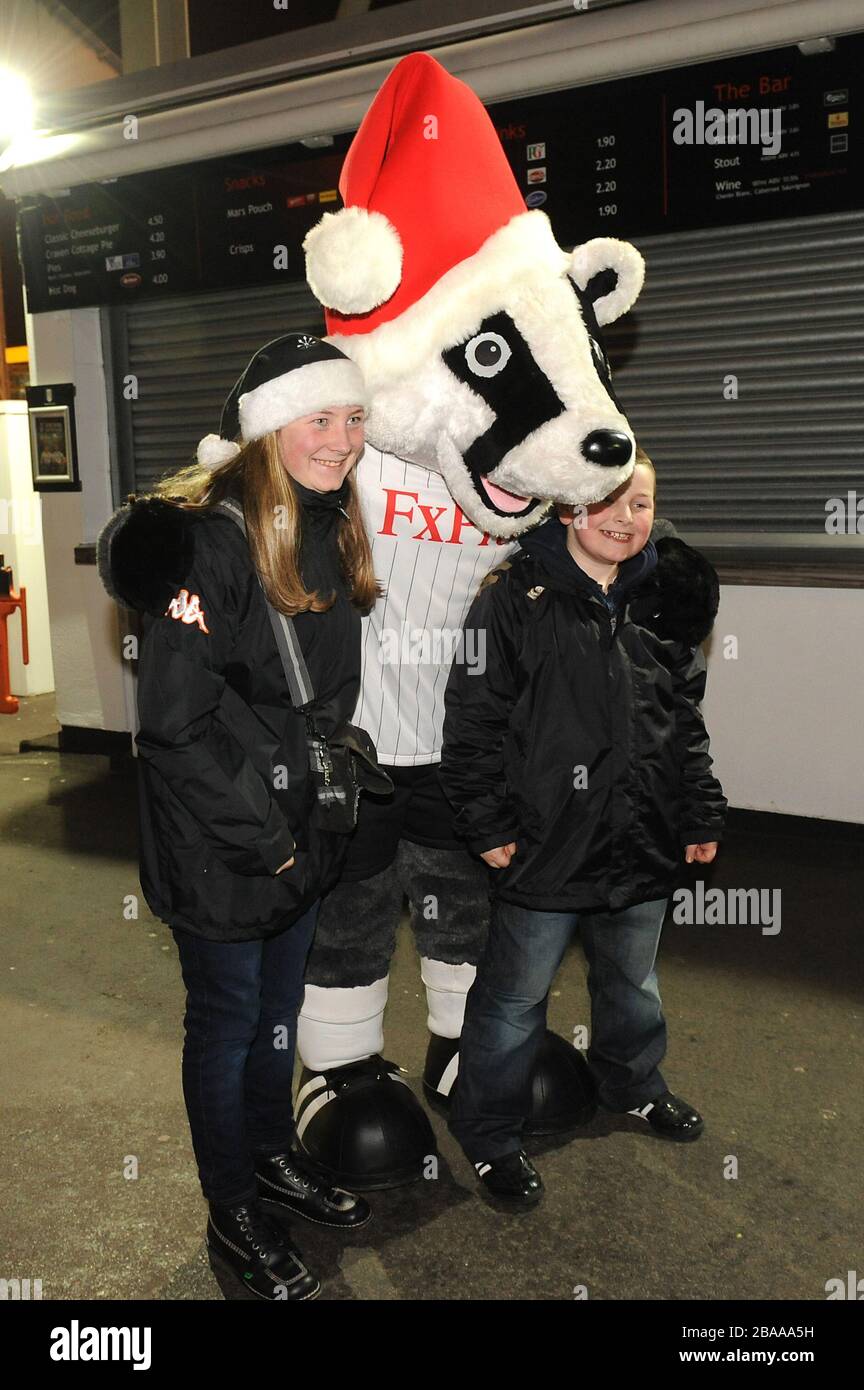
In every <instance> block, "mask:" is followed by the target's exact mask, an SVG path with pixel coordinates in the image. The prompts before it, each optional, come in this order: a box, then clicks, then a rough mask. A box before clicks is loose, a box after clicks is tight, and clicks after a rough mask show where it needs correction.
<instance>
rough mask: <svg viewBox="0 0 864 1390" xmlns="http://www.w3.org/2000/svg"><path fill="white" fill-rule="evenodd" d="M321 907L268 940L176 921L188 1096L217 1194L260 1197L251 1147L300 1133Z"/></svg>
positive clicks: (275, 1148)
mask: <svg viewBox="0 0 864 1390" xmlns="http://www.w3.org/2000/svg"><path fill="white" fill-rule="evenodd" d="M319 907H320V899H319V900H318V902H315V903H313V905H312V907H311V908H310V909H309V911H308V912H306V913H304V915H303V916H302V917H300V918H298V920H297V921H296V922H294V923H293V924H292V925H291V926H290V927H288V928H286V930H285V931H283V932H281V933H280V935H279V936H274V937H270V938H269V939H267V940H266V941H239V942H235V941H207V940H204V939H203V938H202V937H198V936H193V935H192V933H191V932H185V931H180V930H179V929H174V940H175V941H176V943H177V949H178V951H179V953H180V966H181V969H182V972H183V983H184V984H185V986H186V1019H185V1023H186V1038H185V1042H184V1045H183V1097H184V1099H185V1101H186V1111H187V1114H188V1116H189V1128H190V1130H191V1131H192V1147H193V1149H194V1150H195V1159H196V1162H197V1164H198V1176H199V1178H200V1181H201V1190H202V1191H203V1193H204V1196H205V1197H206V1198H207V1199H208V1201H210V1202H218V1203H220V1204H221V1205H224V1206H233V1205H234V1204H236V1203H238V1202H243V1201H247V1200H248V1199H249V1198H251V1197H254V1196H255V1195H256V1190H257V1189H256V1182H255V1165H254V1155H255V1154H256V1153H282V1152H284V1150H285V1149H287V1148H288V1146H289V1144H290V1143H291V1140H292V1139H293V1137H294V1111H293V1106H292V1103H291V1092H292V1086H293V1079H294V1047H295V1043H296V1041H297V1015H298V1013H299V1012H300V1009H301V1007H302V1004H303V975H304V970H305V966H306V957H307V955H308V954H309V948H310V946H311V944H312V937H313V935H314V933H315V922H316V920H317V917H318V909H319Z"/></svg>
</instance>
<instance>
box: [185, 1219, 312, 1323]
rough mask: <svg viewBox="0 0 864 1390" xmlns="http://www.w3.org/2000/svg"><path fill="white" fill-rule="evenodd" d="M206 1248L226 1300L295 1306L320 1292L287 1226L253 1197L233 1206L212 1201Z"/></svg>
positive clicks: (211, 1266)
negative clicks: (221, 1205) (262, 1301)
mask: <svg viewBox="0 0 864 1390" xmlns="http://www.w3.org/2000/svg"><path fill="white" fill-rule="evenodd" d="M207 1250H208V1253H209V1255H210V1268H211V1269H212V1270H213V1273H214V1275H215V1276H216V1281H217V1283H218V1284H219V1287H220V1289H221V1290H222V1292H223V1293H224V1295H225V1297H226V1298H230V1299H235V1298H263V1299H268V1300H270V1301H271V1302H273V1303H277V1302H280V1301H282V1300H285V1301H291V1302H299V1301H301V1300H303V1299H309V1298H315V1297H317V1295H318V1294H319V1293H320V1291H321V1285H320V1284H319V1282H318V1280H317V1279H316V1278H315V1276H314V1274H310V1273H309V1270H308V1269H307V1268H306V1266H305V1264H304V1263H303V1260H302V1258H301V1256H300V1251H299V1250H298V1249H297V1248H296V1246H294V1245H292V1244H291V1241H290V1240H289V1239H288V1233H287V1231H286V1230H285V1228H284V1227H283V1226H281V1225H280V1224H279V1222H278V1221H277V1220H276V1219H275V1218H273V1217H271V1216H268V1215H267V1213H266V1212H265V1211H264V1209H263V1208H262V1207H261V1206H260V1205H259V1203H258V1201H257V1199H256V1198H252V1199H250V1200H249V1201H248V1202H241V1203H240V1204H239V1205H237V1206H234V1207H220V1206H217V1205H216V1204H215V1203H214V1202H211V1203H210V1219H209V1221H208V1222H207Z"/></svg>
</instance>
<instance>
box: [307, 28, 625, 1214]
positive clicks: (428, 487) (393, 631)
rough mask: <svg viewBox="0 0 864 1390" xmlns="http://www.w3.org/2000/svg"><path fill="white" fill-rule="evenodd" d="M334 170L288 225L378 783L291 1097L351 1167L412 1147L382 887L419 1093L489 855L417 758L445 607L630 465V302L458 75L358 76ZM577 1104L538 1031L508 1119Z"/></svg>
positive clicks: (485, 913) (617, 278) (583, 1083)
mask: <svg viewBox="0 0 864 1390" xmlns="http://www.w3.org/2000/svg"><path fill="white" fill-rule="evenodd" d="M339 191H340V193H341V195H342V201H343V203H344V207H343V208H342V209H341V210H340V211H338V212H335V213H327V214H325V215H324V217H323V218H322V220H321V221H320V222H319V223H318V224H317V226H315V227H314V228H313V229H312V230H311V231H310V233H309V234H308V236H307V238H306V241H305V243H304V249H305V251H306V267H307V277H308V281H309V285H310V286H311V288H312V290H313V292H314V294H315V295H316V297H317V298H318V299H319V300H320V302H321V303H322V304H323V305H324V307H325V310H326V316H327V329H328V338H329V341H331V342H333V343H335V344H336V345H337V346H338V347H340V348H341V349H342V350H343V351H344V352H346V353H347V354H348V355H349V356H351V357H352V358H354V360H355V361H356V362H357V363H358V364H359V366H360V368H361V370H362V372H363V374H364V376H365V379H366V384H367V387H368V388H369V392H370V399H371V410H370V414H369V419H368V423H367V434H366V437H367V446H366V450H365V452H364V454H363V456H362V457H361V459H360V462H359V464H358V473H357V479H358V485H359V489H360V494H361V498H362V505H363V510H364V516H365V519H366V524H367V527H368V530H369V533H370V536H371V538H372V540H373V558H374V566H375V573H376V575H377V577H378V579H379V581H380V583H381V584H382V586H383V588H384V590H385V593H384V596H383V597H382V598H380V599H379V600H378V602H377V604H376V606H375V608H374V610H373V611H372V612H371V614H370V615H369V616H367V617H365V618H364V620H363V623H364V636H363V674H362V687H361V696H360V700H359V703H358V706H357V709H356V711H355V713H354V721H355V723H357V724H359V725H360V726H361V727H362V728H364V729H366V730H367V732H368V733H369V735H370V736H371V738H372V740H373V742H374V743H375V745H376V748H377V751H378V757H379V760H380V762H381V764H382V766H384V767H385V768H386V770H387V772H388V773H389V774H390V776H391V778H392V779H393V782H394V784H395V789H394V792H393V793H392V794H391V795H390V796H389V797H387V798H378V797H375V798H368V797H363V798H361V803H360V816H359V821H358V827H357V830H356V832H355V834H354V836H353V838H352V841H351V846H350V849H349V856H348V860H347V863H346V866H345V871H344V874H343V877H342V878H341V880H340V882H339V883H338V884H337V886H336V887H335V889H333V891H332V892H331V893H329V894H328V895H327V897H326V898H325V899H324V901H323V903H322V906H321V913H320V917H319V922H318V931H317V937H316V941H315V944H314V947H313V950H312V954H311V956H310V959H309V965H308V969H307V976H306V979H307V985H306V997H305V1004H304V1007H303V1010H302V1013H301V1016H300V1025H299V1034H298V1045H299V1050H300V1055H301V1058H302V1060H303V1063H304V1070H303V1073H302V1077H301V1081H300V1088H299V1093H298V1098H297V1111H296V1113H297V1134H298V1140H299V1143H300V1145H301V1146H302V1148H303V1149H304V1150H305V1152H306V1154H307V1155H308V1157H309V1158H310V1159H311V1160H312V1161H313V1162H314V1164H316V1165H317V1166H318V1167H319V1169H320V1170H322V1171H324V1172H326V1173H327V1174H328V1175H329V1176H330V1177H331V1178H333V1179H334V1180H336V1181H338V1182H340V1183H342V1184H343V1185H345V1186H347V1187H349V1188H352V1189H355V1190H356V1189H370V1188H375V1187H387V1186H394V1185H396V1184H399V1183H402V1182H407V1181H411V1180H413V1179H415V1178H418V1177H420V1176H421V1174H422V1172H423V1167H424V1161H425V1160H426V1159H427V1158H428V1156H429V1155H430V1154H433V1153H434V1152H435V1147H436V1146H435V1138H434V1134H433V1131H432V1128H431V1126H430V1124H429V1120H428V1117H427V1115H426V1112H425V1110H424V1109H423V1107H422V1106H421V1105H420V1103H419V1102H418V1100H417V1099H416V1097H415V1096H414V1093H413V1092H412V1091H411V1090H410V1088H409V1087H408V1084H407V1082H406V1080H405V1076H404V1074H403V1073H402V1070H401V1069H400V1067H399V1066H398V1065H397V1064H395V1063H394V1062H391V1061H387V1060H386V1059H385V1057H384V1055H383V1053H384V1051H385V1049H384V1034H383V1018H384V1010H385V1005H386V1003H387V980H388V973H389V969H390V959H391V955H392V952H393V948H394V943H395V936H396V930H397V927H398V925H399V922H400V918H401V914H402V906H403V898H404V897H405V896H407V898H408V901H409V906H410V914H411V923H412V926H413V930H414V933H415V937H416V941H417V947H418V951H419V955H420V969H421V976H422V980H423V984H424V985H425V988H426V995H427V1000H428V1026H429V1029H430V1033H431V1038H430V1043H429V1050H428V1053H427V1059H426V1067H425V1072H424V1078H423V1081H424V1091H425V1093H426V1095H427V1097H428V1098H429V1099H430V1100H432V1101H437V1102H438V1103H440V1104H446V1102H447V1099H448V1097H449V1095H450V1093H451V1091H452V1087H453V1084H454V1081H455V1079H456V1076H457V1070H458V1039H459V1033H460V1030H461V1027H462V1018H463V1012H464V1006H465V996H466V994H467V992H468V990H469V988H470V986H471V983H472V980H473V978H474V974H475V967H476V963H477V961H478V959H479V956H480V954H481V952H482V949H483V945H484V939H485V935H486V932H487V930H488V920H489V911H490V903H489V887H488V874H489V873H490V872H493V871H490V870H489V869H488V868H487V866H486V864H485V862H484V861H483V860H482V859H480V858H478V857H475V856H472V855H471V854H470V853H469V852H468V850H467V849H466V848H465V846H464V845H463V844H462V843H461V842H460V841H459V840H458V839H456V838H455V837H454V834H453V828H452V811H451V809H450V807H449V804H448V803H447V801H446V799H445V797H444V795H443V792H442V790H441V787H440V783H439V781H438V765H439V763H440V756H441V734H442V724H443V718H444V687H445V685H446V682H447V675H448V671H449V666H450V663H451V661H452V660H459V659H462V657H463V653H461V652H460V651H459V642H460V638H461V627H462V623H463V621H464V617H465V614H466V612H467V609H468V606H469V604H470V602H471V600H472V598H473V597H474V595H475V593H476V591H477V588H478V587H479V585H480V584H481V583H482V582H483V580H484V578H485V576H486V575H487V574H488V573H489V572H490V571H491V570H492V569H493V568H494V567H495V566H496V565H497V564H500V562H501V561H502V560H503V559H506V557H507V556H508V555H509V554H511V553H512V552H513V551H514V550H515V548H516V539H517V537H518V536H519V535H520V534H521V533H522V532H524V531H526V530H528V529H529V528H531V527H533V526H536V525H537V524H538V523H539V522H540V521H542V520H543V519H544V518H545V517H546V516H547V515H548V513H549V511H550V509H551V506H552V503H553V502H555V501H560V502H568V503H573V504H577V505H579V504H588V503H591V502H596V501H599V500H601V499H602V498H604V497H606V496H608V494H609V493H610V492H612V491H614V490H615V489H616V488H617V487H618V486H619V485H620V484H622V483H623V482H625V481H626V479H627V478H628V477H629V476H630V473H631V472H632V469H633V459H634V453H635V445H634V440H633V434H632V432H631V430H630V427H629V425H628V424H627V421H626V419H625V418H624V415H623V413H622V410H621V407H620V405H619V403H618V401H617V399H616V397H615V394H614V391H613V388H612V384H611V380H610V375H609V366H608V362H607V359H606V354H605V352H604V349H603V347H602V344H601V340H600V328H601V326H602V325H603V324H607V323H611V322H612V321H613V320H615V319H617V318H619V317H620V316H621V315H622V314H624V313H626V312H627V310H628V309H629V308H630V307H631V306H632V304H633V303H634V301H635V299H636V297H637V295H638V294H639V291H640V289H641V287H642V282H643V277H644V264H643V261H642V258H641V256H640V255H639V253H638V252H637V251H636V250H635V248H634V247H632V246H630V245H629V244H628V243H626V242H622V241H617V240H614V239H611V238H598V239H595V240H592V241H589V242H586V243H585V244H584V245H581V246H577V247H576V249H575V250H574V251H573V252H565V251H563V250H562V249H561V247H559V246H558V244H557V242H556V241H555V238H554V236H553V233H552V228H551V225H550V223H549V220H548V218H547V217H546V215H545V213H543V212H540V211H539V210H535V211H527V210H526V206H525V198H524V194H523V193H522V191H521V190H520V189H519V187H518V185H517V183H516V180H515V178H514V176H513V173H512V172H511V169H510V166H509V164H508V162H507V159H506V157H505V155H504V152H503V149H502V146H501V142H500V140H499V138H498V136H497V134H496V132H495V129H494V127H493V125H492V122H491V120H490V119H489V116H488V114H487V113H486V111H485V109H484V107H483V106H482V104H481V102H480V101H479V99H478V98H477V97H476V96H475V94H474V93H473V92H472V91H471V90H470V88H468V87H467V86H466V85H465V84H464V83H462V82H460V81H458V80H457V79H455V78H453V77H451V76H450V75H449V73H447V72H446V71H445V69H444V68H442V67H441V66H440V64H439V63H437V62H436V61H435V60H434V59H433V58H431V57H430V56H428V55H427V54H423V53H415V54H411V55H410V56H408V57H407V58H404V59H403V60H402V61H401V62H399V63H398V64H397V66H396V67H395V68H394V69H393V71H392V72H391V73H390V75H389V77H388V78H387V80H386V81H385V82H384V84H383V86H382V87H381V89H380V91H379V92H378V94H377V96H376V97H375V99H374V101H373V102H372V105H371V107H370V108H369V110H368V112H367V114H366V116H365V118H364V120H363V122H362V124H361V126H360V129H359V130H358V132H357V135H356V137H355V139H354V141H353V143H352V145H351V148H350V149H349V151H348V154H347V156H346V159H345V164H344V167H343V170H342V175H341V178H340V182H339ZM454 649H455V650H454ZM465 655H466V659H470V655H468V654H465ZM594 1108H595V1104H594V1099H593V1087H592V1085H591V1081H590V1076H589V1075H588V1070H587V1065H586V1063H585V1060H584V1058H583V1057H582V1054H581V1053H580V1052H578V1051H577V1050H576V1048H575V1047H573V1046H572V1044H570V1043H567V1042H565V1041H564V1040H563V1039H561V1038H559V1037H557V1036H556V1035H555V1034H552V1033H548V1034H547V1037H546V1043H545V1046H544V1049H543V1051H542V1054H541V1057H540V1059H539V1062H538V1066H537V1072H536V1075H535V1078H534V1085H533V1112H532V1115H531V1117H530V1129H529V1132H533V1133H554V1132H559V1131H565V1130H568V1129H572V1128H574V1127H575V1126H578V1125H581V1124H584V1123H586V1122H587V1121H588V1120H589V1119H590V1118H591V1116H592V1114H593V1113H594Z"/></svg>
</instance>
